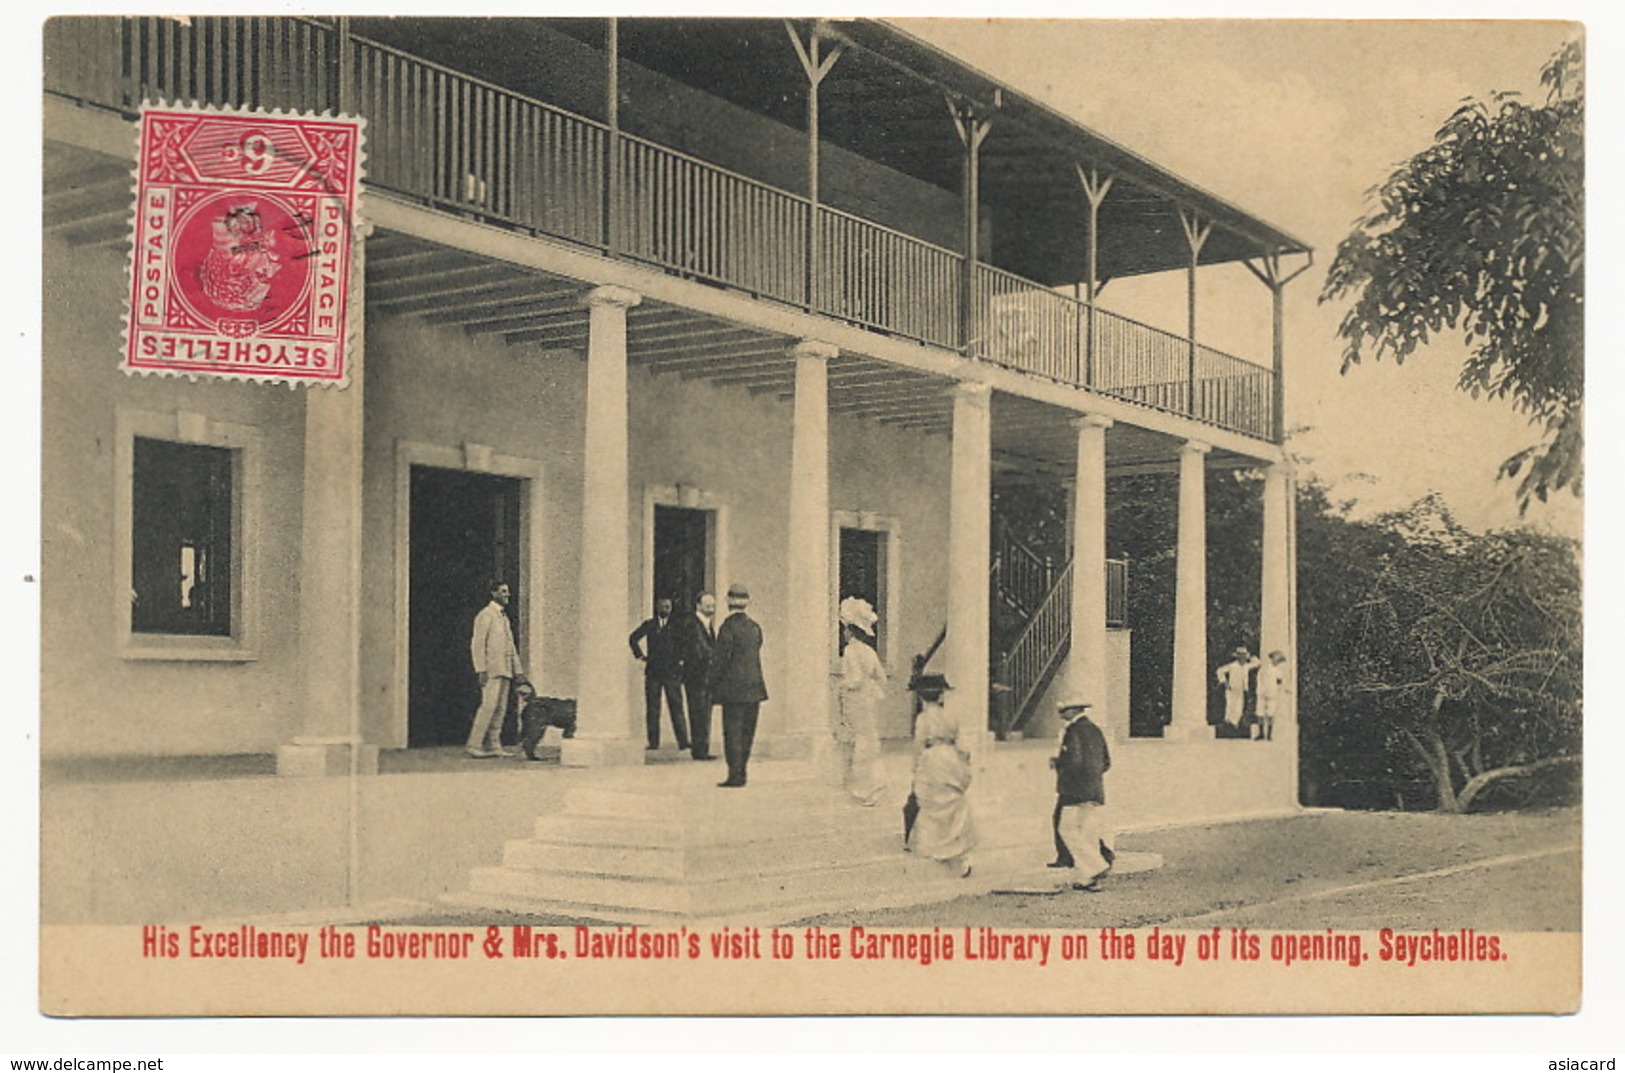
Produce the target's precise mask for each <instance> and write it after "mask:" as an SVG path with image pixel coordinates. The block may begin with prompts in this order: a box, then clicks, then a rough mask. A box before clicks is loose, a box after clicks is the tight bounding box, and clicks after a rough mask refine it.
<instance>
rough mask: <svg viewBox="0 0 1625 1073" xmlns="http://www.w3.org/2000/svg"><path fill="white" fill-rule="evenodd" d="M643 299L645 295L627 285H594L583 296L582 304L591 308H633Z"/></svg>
mask: <svg viewBox="0 0 1625 1073" xmlns="http://www.w3.org/2000/svg"><path fill="white" fill-rule="evenodd" d="M642 301H643V295H641V294H639V293H638V292H637V291H634V290H629V289H627V288H626V287H615V286H610V285H605V286H603V287H594V288H593V289H592V290H590V291H588V292H587V293H586V294H584V295H582V296H581V304H582V305H584V306H586V307H588V308H589V309H591V308H593V307H594V306H614V307H615V308H617V309H631V308H632V307H633V306H635V305H637V304H638V303H639V302H642Z"/></svg>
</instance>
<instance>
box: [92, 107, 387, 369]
mask: <svg viewBox="0 0 1625 1073" xmlns="http://www.w3.org/2000/svg"><path fill="white" fill-rule="evenodd" d="M361 130H362V121H361V120H359V119H349V118H333V117H331V116H315V115H283V114H265V113H249V112H221V111H217V110H201V109H181V108H147V109H144V110H143V112H142V114H141V133H140V137H141V145H140V156H139V158H138V163H137V169H136V191H135V193H136V212H135V226H134V236H133V245H132V248H131V271H130V309H129V326H128V331H127V332H126V340H125V353H124V363H123V368H124V369H125V371H127V372H131V373H157V374H160V375H179V376H188V377H195V376H215V377H227V378H231V379H247V380H275V381H284V382H287V383H290V384H293V383H301V382H304V383H311V382H316V383H332V384H339V385H343V384H344V383H345V382H346V380H347V377H348V372H349V368H348V365H347V358H348V356H349V355H348V348H347V346H346V339H347V335H348V309H349V305H350V303H349V297H350V286H349V271H350V261H351V257H350V241H351V239H352V237H353V235H354V224H355V219H356V195H357V190H358V187H359V184H360V178H361Z"/></svg>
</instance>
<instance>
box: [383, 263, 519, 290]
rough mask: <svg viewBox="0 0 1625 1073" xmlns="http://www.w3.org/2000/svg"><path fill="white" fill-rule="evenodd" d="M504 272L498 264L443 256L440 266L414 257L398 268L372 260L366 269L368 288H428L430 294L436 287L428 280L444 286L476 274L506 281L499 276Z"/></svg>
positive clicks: (397, 266) (399, 264) (398, 264)
mask: <svg viewBox="0 0 1625 1073" xmlns="http://www.w3.org/2000/svg"><path fill="white" fill-rule="evenodd" d="M500 272H501V269H499V268H498V267H497V266H495V265H492V264H489V263H487V262H484V261H470V260H468V259H467V258H465V257H462V256H461V255H454V256H449V257H443V258H441V259H440V262H439V263H438V264H436V263H435V262H433V261H419V260H417V259H415V258H414V259H412V260H410V261H402V262H398V263H396V264H395V265H394V266H390V265H375V264H373V263H372V260H371V258H370V257H369V258H368V261H367V266H366V273H367V284H368V286H373V287H376V286H381V285H382V286H389V285H394V286H409V287H424V286H426V287H427V289H428V290H429V291H432V290H433V284H430V283H427V282H426V281H430V280H432V281H435V282H439V283H444V282H449V281H452V280H458V281H464V282H466V280H467V277H469V276H476V275H483V276H486V277H489V278H492V279H501V278H505V277H504V276H502V275H499V274H498V273H500Z"/></svg>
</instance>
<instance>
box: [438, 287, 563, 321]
mask: <svg viewBox="0 0 1625 1073" xmlns="http://www.w3.org/2000/svg"><path fill="white" fill-rule="evenodd" d="M538 305H540V306H543V307H545V308H546V309H548V310H554V309H557V310H566V309H575V308H578V307H579V306H580V305H581V295H580V294H579V293H577V292H574V291H561V290H556V289H555V290H540V291H539V290H537V289H536V288H535V287H531V288H528V289H521V288H519V287H518V285H515V284H508V285H507V286H506V287H505V289H504V290H503V291H502V293H499V294H490V293H481V292H478V291H476V292H474V293H473V294H472V295H471V294H469V293H468V292H467V291H465V292H463V294H462V295H461V296H460V297H459V299H458V300H457V301H455V302H453V303H450V304H449V305H447V306H446V307H445V308H443V309H437V310H435V311H434V312H432V313H425V314H424V315H423V319H424V320H426V321H428V322H429V323H430V324H473V323H477V322H495V321H499V320H501V319H502V318H503V317H505V316H521V315H523V314H525V313H533V312H536V311H537V310H536V306H538Z"/></svg>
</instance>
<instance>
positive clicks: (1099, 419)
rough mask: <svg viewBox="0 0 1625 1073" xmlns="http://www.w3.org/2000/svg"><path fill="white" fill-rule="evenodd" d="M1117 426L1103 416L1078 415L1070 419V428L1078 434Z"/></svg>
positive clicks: (1114, 422)
mask: <svg viewBox="0 0 1625 1073" xmlns="http://www.w3.org/2000/svg"><path fill="white" fill-rule="evenodd" d="M1115 424H1117V422H1116V421H1113V420H1112V419H1111V418H1109V417H1107V416H1106V415H1105V414H1079V415H1078V416H1076V417H1074V418H1073V419H1072V427H1073V428H1075V429H1077V430H1078V431H1079V432H1083V431H1084V430H1086V429H1091V428H1111V427H1112V426H1113V425H1115Z"/></svg>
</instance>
